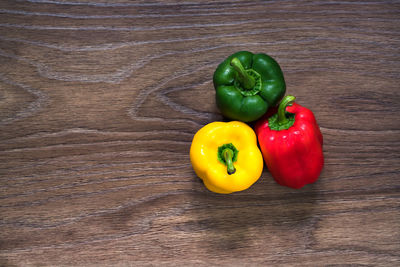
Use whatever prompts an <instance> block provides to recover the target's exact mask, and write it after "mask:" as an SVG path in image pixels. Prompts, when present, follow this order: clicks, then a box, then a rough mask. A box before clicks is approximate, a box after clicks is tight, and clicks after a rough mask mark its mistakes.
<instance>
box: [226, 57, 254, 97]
mask: <svg viewBox="0 0 400 267" xmlns="http://www.w3.org/2000/svg"><path fill="white" fill-rule="evenodd" d="M231 66H232V67H233V68H234V69H235V70H236V72H237V74H238V75H239V81H240V84H241V85H242V86H243V88H244V89H246V90H250V89H253V87H254V86H255V85H256V81H255V80H254V78H253V77H251V76H250V75H249V74H248V73H247V72H246V70H245V69H244V67H243V65H242V62H240V60H239V59H238V58H236V57H234V58H232V60H231Z"/></svg>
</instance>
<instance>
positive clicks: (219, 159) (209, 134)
mask: <svg viewBox="0 0 400 267" xmlns="http://www.w3.org/2000/svg"><path fill="white" fill-rule="evenodd" d="M190 161H191V163H192V166H193V169H194V171H195V172H196V174H197V176H198V177H199V178H200V179H202V180H203V183H204V185H205V186H206V187H207V188H208V189H209V190H210V191H213V192H215V193H220V194H229V193H233V192H236V191H242V190H245V189H247V188H249V187H250V186H251V185H252V184H254V183H255V182H256V181H257V180H258V179H259V178H260V176H261V173H262V170H263V165H264V162H263V159H262V154H261V151H260V150H259V149H258V146H257V137H256V135H255V133H254V131H253V129H251V128H250V127H249V126H248V125H246V124H245V123H243V122H239V121H231V122H212V123H210V124H207V125H206V126H204V127H203V128H201V129H200V130H199V131H198V132H197V133H196V134H195V136H194V137H193V141H192V145H191V147H190Z"/></svg>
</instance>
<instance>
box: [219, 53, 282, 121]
mask: <svg viewBox="0 0 400 267" xmlns="http://www.w3.org/2000/svg"><path fill="white" fill-rule="evenodd" d="M213 82H214V88H215V90H216V102H217V106H218V108H219V110H220V111H221V113H222V115H224V116H225V117H227V118H229V119H232V120H239V121H243V122H251V121H255V120H257V119H259V118H260V117H261V116H263V115H264V114H265V113H266V112H267V110H268V108H269V107H273V106H276V105H277V104H278V102H279V101H280V100H281V99H282V97H283V96H284V95H285V91H286V85H285V80H284V77H283V73H282V70H281V68H280V66H279V64H278V63H277V62H276V61H275V60H274V59H273V58H272V57H270V56H268V55H266V54H253V53H251V52H248V51H241V52H237V53H235V54H233V55H231V56H229V57H228V58H227V59H225V60H224V61H223V62H222V63H221V64H220V65H219V66H218V67H217V69H216V70H215V72H214V76H213Z"/></svg>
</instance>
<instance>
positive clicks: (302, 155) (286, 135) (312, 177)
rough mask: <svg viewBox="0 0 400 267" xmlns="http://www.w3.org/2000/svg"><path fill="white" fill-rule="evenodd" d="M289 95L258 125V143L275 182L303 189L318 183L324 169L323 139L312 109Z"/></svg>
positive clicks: (256, 128) (256, 129)
mask: <svg viewBox="0 0 400 267" xmlns="http://www.w3.org/2000/svg"><path fill="white" fill-rule="evenodd" d="M294 100H295V97H293V96H286V97H285V98H284V99H283V100H282V102H281V104H280V105H279V108H278V113H277V114H275V115H273V116H272V117H269V118H268V117H267V118H263V119H261V120H259V121H258V122H257V123H256V125H255V131H256V133H257V136H258V142H259V144H260V147H261V151H262V154H263V157H264V160H265V163H266V164H267V166H268V169H269V171H270V172H271V174H272V176H273V177H274V179H275V181H276V182H277V183H279V184H280V185H283V186H288V187H291V188H296V189H297V188H301V187H303V186H304V185H306V184H310V183H313V182H315V181H316V180H317V179H318V177H319V175H320V173H321V170H322V168H323V165H324V156H323V151H322V144H323V138H322V134H321V131H320V129H319V126H318V125H317V122H316V120H315V117H314V114H313V113H312V112H311V110H309V109H307V108H304V107H302V106H300V105H298V104H296V103H293V104H292V106H288V105H289V104H291V103H292V102H293V101H294Z"/></svg>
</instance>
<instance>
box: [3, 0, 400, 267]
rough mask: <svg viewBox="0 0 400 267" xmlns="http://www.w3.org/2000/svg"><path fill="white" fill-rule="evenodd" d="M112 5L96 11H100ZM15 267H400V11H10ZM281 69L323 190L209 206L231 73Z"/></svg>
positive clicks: (11, 256) (264, 179)
mask: <svg viewBox="0 0 400 267" xmlns="http://www.w3.org/2000/svg"><path fill="white" fill-rule="evenodd" d="M94 1H96V2H94ZM0 13H1V14H0V59H1V61H0V185H1V189H0V190H1V191H0V265H1V266H99V265H100V266H104V265H107V266H110V265H112V266H136V265H138V266H148V265H155V266H165V265H166V266H187V265H195V266H209V265H231V266H244V265H246V266H272V265H289V266H323V265H336V264H338V265H346V264H356V265H357V264H359V265H374V266H399V265H400V205H399V204H400V123H399V112H400V91H399V89H400V88H399V84H400V72H399V67H400V61H399V59H400V57H399V45H400V38H399V34H400V32H399V22H400V1H393V0H388V1H374V0H367V1H361V2H360V1H337V0H333V1H323V0H319V1H295V0H287V1H259V2H251V1H240V0H232V1H222V0H219V1H210V2H206V1H197V0H195V1H183V2H181V1H179V2H174V1H165V2H159V1H151V2H149V1H133V0H132V1H128V0H119V1H105V0H76V1H70V0H65V1H64V0H30V1H11V0H2V1H1V2H0ZM239 50H249V51H252V52H263V53H267V54H269V55H271V56H273V57H274V58H275V59H276V60H277V61H278V62H279V64H280V65H281V67H282V69H283V71H284V74H285V79H286V83H287V93H289V94H293V95H295V96H296V97H297V102H298V103H299V104H301V105H304V106H306V107H308V108H310V109H311V110H313V112H314V113H315V115H316V117H317V120H318V122H319V125H320V127H321V130H322V133H323V135H324V142H325V143H324V155H325V167H324V170H323V172H322V175H321V176H320V179H319V180H318V181H317V182H316V183H315V184H313V185H308V186H306V187H304V188H302V189H300V190H294V189H289V188H285V187H282V186H279V185H277V184H276V183H275V182H274V180H273V179H272V177H271V175H270V174H269V172H268V171H267V168H266V167H264V172H263V174H262V176H261V178H260V180H259V181H258V182H257V183H256V184H254V185H253V186H252V187H251V188H250V189H248V190H246V191H243V192H239V193H234V194H231V195H218V194H214V193H211V192H209V191H208V190H207V189H205V187H204V186H203V184H202V183H201V181H200V180H199V179H198V178H197V177H196V175H195V174H194V172H193V170H192V167H191V164H190V160H189V148H190V144H191V140H192V138H193V135H194V134H195V132H196V131H197V130H199V129H200V128H201V127H202V126H204V125H206V124H207V123H210V122H212V121H218V120H223V117H222V116H221V114H220V113H219V111H218V109H217V107H216V104H215V99H214V97H215V93H214V88H213V85H212V75H213V72H214V70H215V68H216V66H217V65H218V64H219V63H220V62H221V61H222V60H223V59H224V58H226V57H227V56H228V55H230V54H231V53H233V52H236V51H239Z"/></svg>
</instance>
